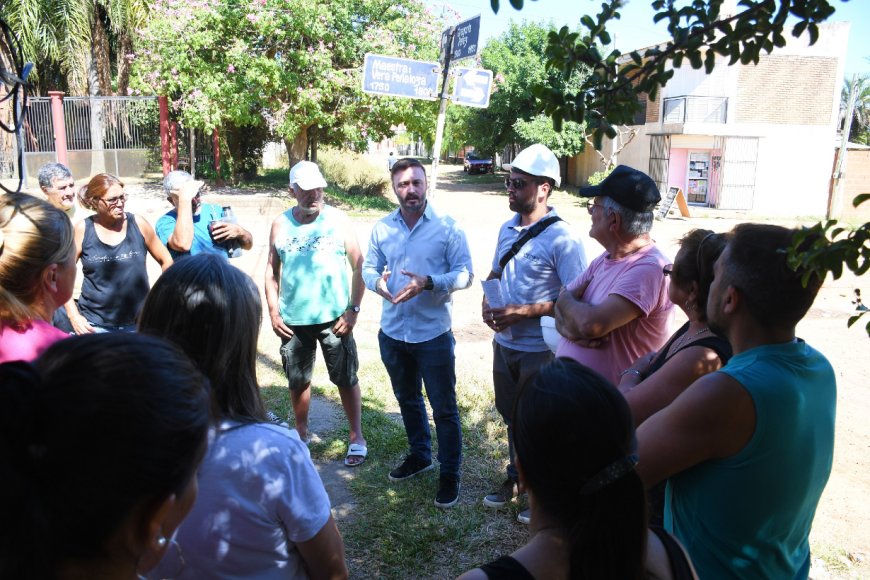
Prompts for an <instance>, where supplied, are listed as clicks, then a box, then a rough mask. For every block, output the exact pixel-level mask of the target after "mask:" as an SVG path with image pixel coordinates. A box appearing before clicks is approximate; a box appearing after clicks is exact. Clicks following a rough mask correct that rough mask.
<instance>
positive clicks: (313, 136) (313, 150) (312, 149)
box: [307, 125, 317, 163]
mask: <svg viewBox="0 0 870 580" xmlns="http://www.w3.org/2000/svg"><path fill="white" fill-rule="evenodd" d="M307 133H308V152H309V155H308V160H309V161H311V162H312V163H317V125H311V126H310V127H308V131H307Z"/></svg>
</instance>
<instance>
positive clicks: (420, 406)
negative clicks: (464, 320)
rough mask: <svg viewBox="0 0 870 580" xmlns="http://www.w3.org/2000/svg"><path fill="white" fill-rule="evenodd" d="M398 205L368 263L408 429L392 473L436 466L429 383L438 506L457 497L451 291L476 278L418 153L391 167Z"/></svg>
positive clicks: (382, 224) (377, 232)
mask: <svg viewBox="0 0 870 580" xmlns="http://www.w3.org/2000/svg"><path fill="white" fill-rule="evenodd" d="M391 175H392V184H393V191H394V192H395V194H396V198H397V199H398V201H399V209H398V210H396V211H394V212H392V213H390V214H389V215H388V216H386V217H385V218H384V219H382V220H381V221H379V222H378V223H377V224H375V226H374V228H373V229H372V237H371V242H370V243H369V250H368V254H367V255H366V259H365V263H364V264H363V280H364V281H365V284H366V287H367V288H368V289H369V290H372V291H373V292H377V293H378V294H380V295H381V297H383V298H384V303H383V311H382V314H381V330H380V332H379V333H378V342H379V343H380V348H381V360H382V361H383V362H384V366H385V367H386V368H387V372H388V373H389V375H390V381H391V382H392V384H393V392H394V393H395V395H396V400H397V401H398V402H399V407H400V409H401V411H402V420H403V421H404V423H405V432H406V434H407V436H408V445H409V447H410V452H409V453H408V455H407V457H405V460H404V461H403V462H402V464H401V465H400V466H399V467H397V468H396V469H394V470H393V471H391V472H390V475H389V478H390V481H402V480H404V479H408V478H409V477H413V476H415V475H418V474H420V473H422V472H424V471H428V470H430V469H432V467H433V466H432V449H431V443H432V437H431V434H430V432H429V420H428V418H427V416H426V406H425V403H424V401H423V392H422V386H423V385H424V384H425V386H426V394H427V396H428V397H429V404H430V405H431V406H432V414H433V418H434V420H435V431H436V434H437V437H438V462H439V463H440V465H441V473H440V477H439V485H438V493H437V494H436V496H435V505H436V506H437V507H440V508H449V507H453V506H454V505H456V503H457V502H458V501H459V474H460V464H461V462H462V429H461V426H460V423H459V409H458V407H457V405H456V364H455V362H456V359H455V355H454V350H453V349H454V346H455V344H456V341H455V340H454V339H453V333H452V332H451V330H450V327H451V314H452V305H453V299H452V297H451V293H452V292H453V291H455V290H462V289H464V288H468V287H469V286H470V285H471V281H472V279H473V277H474V274H473V273H472V266H471V252H470V251H469V249H468V241H467V240H466V238H465V232H463V231H462V229H461V228H460V227H459V225H458V224H457V223H456V222H455V221H454V220H453V218H451V217H449V216H447V215H444V214H442V213H440V212H437V211H436V210H435V209H434V208H433V207H432V206H431V205H430V204H429V203H428V202H427V201H426V188H427V182H426V171H425V169H423V166H422V165H421V164H420V162H419V161H417V160H416V159H401V160H399V161H397V162H396V164H395V165H394V166H393V169H392V172H391Z"/></svg>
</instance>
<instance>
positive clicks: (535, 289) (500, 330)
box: [483, 143, 586, 523]
mask: <svg viewBox="0 0 870 580" xmlns="http://www.w3.org/2000/svg"><path fill="white" fill-rule="evenodd" d="M561 179H562V176H561V170H560V167H559V160H558V159H557V158H556V156H555V155H554V154H553V152H552V151H550V149H548V148H547V147H545V146H544V145H541V144H539V143H536V144H534V145H531V146H530V147H527V148H525V149H523V150H522V151H520V153H519V154H518V155H517V156H516V157H515V158H514V160H513V162H512V163H511V172H510V176H509V177H507V178H506V179H505V187H506V188H507V191H508V207H509V208H510V209H511V211H513V212H515V213H514V216H513V217H512V218H511V219H509V220H508V221H506V222H505V223H504V224H503V225H502V226H501V229H500V230H499V233H498V242H497V243H496V250H495V255H494V256H493V260H492V271H490V273H489V276H487V279H488V280H495V279H498V280H500V281H501V284H500V289H501V294H502V297H503V299H504V302H505V306H504V307H499V308H491V307H490V305H489V304H488V303H487V302H486V300H485V299H484V304H483V322H484V323H485V324H486V325H487V326H489V327H490V328H491V329H493V330H494V331H495V332H496V335H495V339H494V340H493V361H492V381H493V387H494V389H495V408H496V409H497V410H498V412H499V414H500V415H501V416H502V419H504V422H505V425H507V433H508V457H509V462H508V465H507V478H506V479H505V480H504V483H502V484H501V485H500V486H499V487H498V489H496V490H495V491H493V492H492V493H490V494H488V495H486V496H485V497H484V498H483V505H485V506H487V507H491V508H501V507H504V506H505V505H507V504H508V503H509V502H511V501H513V498H514V497H515V496H516V495H517V493H518V489H517V484H518V482H519V473H518V472H517V468H516V465H515V464H514V446H513V428H512V425H511V419H512V415H513V408H514V401H515V400H516V398H517V397H518V396H519V394H520V392H522V390H523V388H524V387H525V386H526V384H527V383H529V382H531V381H532V379H534V378H535V375H537V374H538V370H540V368H541V367H543V366H544V365H546V364H547V363H549V362H550V361H552V360H553V353H552V352H551V351H550V348H549V347H548V346H547V344H546V343H545V342H544V336H543V334H542V332H541V317H542V316H553V311H554V305H555V302H556V299H557V298H558V297H559V292H560V291H561V289H562V288H563V287H565V286H567V285H568V284H569V283H571V282H572V281H573V280H574V279H576V278H577V277H578V276H580V274H582V273H583V271H584V270H585V269H586V252H585V251H584V250H583V245H582V243H581V242H580V241H579V240H578V239H577V237H576V236H575V235H574V234H572V233H571V230H570V228H569V227H568V225H567V224H566V223H565V222H564V221H562V219H561V218H559V216H558V215H557V214H556V210H555V209H554V208H553V207H551V206H550V205H548V201H549V199H550V193H551V192H552V191H553V188H554V187H557V186H559V185H560V183H561ZM532 236H534V237H532ZM521 240H525V242H523V243H521V244H520V245H521V247H520V248H519V249H518V250H517V251H516V252H513V251H512V250H513V248H515V247H516V245H517V244H519V243H520V241H521ZM505 259H507V261H506V262H505ZM528 515H529V511H528V510H523V511H522V512H520V514H519V520H520V521H521V522H523V523H529V522H528Z"/></svg>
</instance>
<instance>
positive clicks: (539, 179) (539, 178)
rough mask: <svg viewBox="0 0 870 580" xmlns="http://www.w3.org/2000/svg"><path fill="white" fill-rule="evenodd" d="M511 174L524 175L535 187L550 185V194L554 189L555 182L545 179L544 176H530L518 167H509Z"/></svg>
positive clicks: (551, 179)
mask: <svg viewBox="0 0 870 580" xmlns="http://www.w3.org/2000/svg"><path fill="white" fill-rule="evenodd" d="M511 172H513V173H519V174H520V175H525V176H526V177H530V178H531V179H532V181H534V182H535V185H543V184H544V183H549V184H550V193H552V192H553V190H554V189H556V180H555V179H553V178H552V177H547V176H545V175H532V174H531V173H529V172H528V171H523V170H522V169H520V168H519V167H511Z"/></svg>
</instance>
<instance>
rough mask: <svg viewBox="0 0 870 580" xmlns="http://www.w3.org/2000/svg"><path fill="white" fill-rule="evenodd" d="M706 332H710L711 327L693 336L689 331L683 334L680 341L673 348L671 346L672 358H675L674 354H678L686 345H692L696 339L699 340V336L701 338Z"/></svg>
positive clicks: (706, 327)
mask: <svg viewBox="0 0 870 580" xmlns="http://www.w3.org/2000/svg"><path fill="white" fill-rule="evenodd" d="M705 332H710V327H709V326H705V327H704V328H702V329H701V330H699V331H698V332H696V333H695V334H691V335H690V334H689V330H688V329H686V332H684V333H683V336H681V337H680V339H679V340H678V341H677V342H676V343H675V344H674V345H673V346H671V348H670V356H673V355H674V354H676V353H677V351H679V350H680V349H681V348H682V347H683V345H684V344H686V343H689V344H691V342H692V341H693V340H694V339H696V338H698V337H699V336H701V335H702V334H704V333H705Z"/></svg>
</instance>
